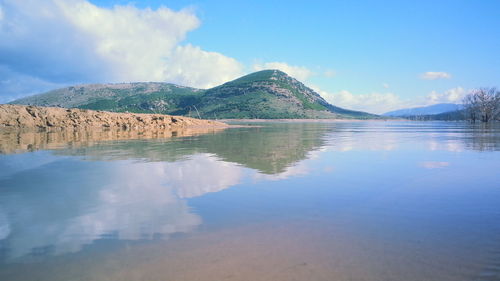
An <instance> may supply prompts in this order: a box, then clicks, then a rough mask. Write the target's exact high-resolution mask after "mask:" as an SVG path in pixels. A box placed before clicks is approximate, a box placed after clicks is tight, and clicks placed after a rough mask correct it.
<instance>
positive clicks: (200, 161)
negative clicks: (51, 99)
mask: <svg viewBox="0 0 500 281" xmlns="http://www.w3.org/2000/svg"><path fill="white" fill-rule="evenodd" d="M258 125H259V126H260V127H244V128H232V129H227V130H225V131H222V132H213V133H210V134H206V135H194V136H187V137H178V138H170V139H161V138H160V139H142V140H129V141H124V140H119V141H106V142H92V143H89V145H88V146H85V145H82V146H79V147H72V148H70V147H66V148H65V147H64V146H60V145H58V147H57V149H52V150H37V151H33V152H27V153H18V154H4V155H0V280H13V281H14V280H51V281H52V280H54V281H55V280H190V281H191V280H415V281H417V280H440V281H442V280H454V281H455V280H500V172H499V171H500V152H499V151H500V127H498V125H496V126H490V127H485V126H481V125H470V124H466V123H446V122H442V123H441V122H424V123H417V122H325V123H259V124H258Z"/></svg>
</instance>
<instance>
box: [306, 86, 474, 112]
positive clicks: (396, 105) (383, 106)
mask: <svg viewBox="0 0 500 281" xmlns="http://www.w3.org/2000/svg"><path fill="white" fill-rule="evenodd" d="M312 88H313V89H314V90H315V91H316V92H318V93H319V94H320V95H321V96H322V97H323V98H324V99H325V100H326V101H328V102H329V103H331V104H333V105H335V106H340V107H343V108H346V109H352V110H360V111H365V112H370V113H375V114H382V113H385V112H388V111H392V110H397V109H403V108H413V107H421V106H427V105H433V104H437V103H461V101H462V99H463V97H464V96H465V95H466V94H467V91H466V90H465V89H463V88H462V87H456V88H452V89H448V90H446V91H444V92H442V93H438V92H436V91H432V92H431V93H429V94H428V95H427V96H423V95H422V96H418V97H415V98H413V99H411V100H410V99H402V98H401V97H400V96H399V95H396V94H394V93H390V92H388V93H377V92H373V93H367V94H356V93H352V92H350V91H347V90H341V91H339V92H334V93H331V92H326V91H323V90H321V89H319V88H318V87H316V86H312Z"/></svg>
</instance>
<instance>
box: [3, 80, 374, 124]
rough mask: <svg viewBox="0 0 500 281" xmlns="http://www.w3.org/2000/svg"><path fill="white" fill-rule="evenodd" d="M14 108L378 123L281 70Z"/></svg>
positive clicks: (32, 100)
mask: <svg viewBox="0 0 500 281" xmlns="http://www.w3.org/2000/svg"><path fill="white" fill-rule="evenodd" d="M11 104H24V105H37V106H58V107H67V108H82V109H94V110H105V111H116V112H135V113H162V114H171V115H184V116H191V117H201V118H204V119H220V118H228V119H231V118H259V119H277V118H280V119H292V118H297V119H302V118H325V119H326V118H359V119H368V118H377V117H379V116H377V115H374V114H370V113H366V112H360V111H353V110H347V109H343V108H340V107H336V106H334V105H331V104H329V103H328V102H327V101H326V100H324V99H323V98H322V97H321V96H320V95H319V94H318V93H316V92H315V91H313V90H312V89H310V88H308V87H307V86H305V85H304V84H302V83H301V82H299V81H297V80H296V79H294V78H292V77H290V76H289V75H287V74H286V73H284V72H282V71H279V70H263V71H259V72H254V73H251V74H248V75H246V76H243V77H241V78H238V79H236V80H233V81H230V82H227V83H225V84H222V85H220V86H217V87H214V88H211V89H207V90H202V89H195V88H191V87H184V86H179V85H175V84H170V83H161V82H140V83H119V84H86V85H78V86H72V87H67V88H62V89H57V90H53V91H50V92H47V93H43V94H38V95H34V96H30V97H26V98H22V99H18V100H15V101H13V102H11Z"/></svg>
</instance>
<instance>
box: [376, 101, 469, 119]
mask: <svg viewBox="0 0 500 281" xmlns="http://www.w3.org/2000/svg"><path fill="white" fill-rule="evenodd" d="M462 108H463V106H462V105H461V104H454V103H439V104H434V105H429V106H424V107H414V108H405V109H399V110H394V111H389V112H386V113H384V114H382V115H383V116H390V117H409V116H421V115H435V114H441V113H445V112H452V111H457V110H461V109H462Z"/></svg>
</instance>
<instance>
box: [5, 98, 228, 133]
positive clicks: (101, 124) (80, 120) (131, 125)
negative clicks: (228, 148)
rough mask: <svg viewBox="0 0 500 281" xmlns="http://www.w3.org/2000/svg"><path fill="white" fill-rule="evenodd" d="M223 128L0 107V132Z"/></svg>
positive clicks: (159, 118) (170, 119) (150, 117)
mask: <svg viewBox="0 0 500 281" xmlns="http://www.w3.org/2000/svg"><path fill="white" fill-rule="evenodd" d="M204 127H206V128H214V127H218V128H227V127H229V125H227V124H225V123H222V122H219V121H214V120H203V119H195V118H190V117H184V116H173V115H164V114H147V113H118V112H108V111H97V110H87V109H76V108H60V107H41V106H24V105H10V104H1V105H0V129H1V130H2V131H5V130H24V131H42V132H43V131H58V130H66V129H84V128H85V129H90V128H93V129H122V130H139V129H145V130H149V129H156V130H172V129H179V128H204Z"/></svg>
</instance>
